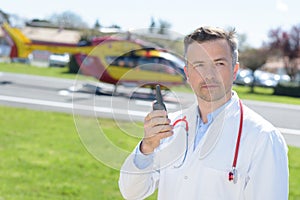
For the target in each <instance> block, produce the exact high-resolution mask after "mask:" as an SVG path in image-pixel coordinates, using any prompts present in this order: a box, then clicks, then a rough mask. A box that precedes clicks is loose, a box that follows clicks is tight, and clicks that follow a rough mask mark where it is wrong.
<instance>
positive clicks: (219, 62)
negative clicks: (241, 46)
mask: <svg viewBox="0 0 300 200" xmlns="http://www.w3.org/2000/svg"><path fill="white" fill-rule="evenodd" d="M186 58H187V61H188V66H187V68H186V70H185V73H186V76H187V78H188V82H189V84H190V86H191V87H192V89H193V90H194V92H195V94H196V95H197V97H198V98H200V99H201V100H204V101H207V102H214V101H218V100H222V98H224V101H227V100H228V99H229V98H230V96H231V89H232V83H233V79H234V77H235V73H236V72H237V69H238V64H236V66H235V68H234V69H233V67H232V57H231V50H230V46H229V45H228V43H227V41H226V40H225V39H219V40H214V41H207V42H203V43H198V42H193V43H192V44H190V45H189V46H188V49H187V52H186Z"/></svg>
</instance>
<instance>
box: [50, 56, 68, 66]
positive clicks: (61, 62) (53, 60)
mask: <svg viewBox="0 0 300 200" xmlns="http://www.w3.org/2000/svg"><path fill="white" fill-rule="evenodd" d="M69 62H70V55H69V54H67V53H65V54H55V53H54V54H51V55H50V56H49V66H59V67H64V66H66V65H67V64H68V63H69Z"/></svg>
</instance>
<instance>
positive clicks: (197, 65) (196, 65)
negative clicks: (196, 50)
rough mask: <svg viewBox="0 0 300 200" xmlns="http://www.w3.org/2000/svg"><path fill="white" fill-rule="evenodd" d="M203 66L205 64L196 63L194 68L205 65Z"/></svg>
mask: <svg viewBox="0 0 300 200" xmlns="http://www.w3.org/2000/svg"><path fill="white" fill-rule="evenodd" d="M203 66H204V65H203V64H194V65H193V67H194V68H198V67H203Z"/></svg>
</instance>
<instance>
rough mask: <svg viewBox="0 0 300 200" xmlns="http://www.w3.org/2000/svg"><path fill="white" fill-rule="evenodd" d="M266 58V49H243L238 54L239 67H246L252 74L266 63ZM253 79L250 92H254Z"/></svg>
mask: <svg viewBox="0 0 300 200" xmlns="http://www.w3.org/2000/svg"><path fill="white" fill-rule="evenodd" d="M267 57H268V49H266V48H258V49H256V48H251V47H249V48H245V49H244V51H242V52H241V53H240V56H239V58H240V61H239V62H240V64H241V66H244V67H247V68H249V69H250V70H251V71H252V75H253V76H254V72H255V71H256V70H257V69H258V68H260V67H261V66H262V65H263V64H265V63H266V61H267ZM254 85H255V78H254V79H253V82H252V84H251V92H252V93H253V92H254Z"/></svg>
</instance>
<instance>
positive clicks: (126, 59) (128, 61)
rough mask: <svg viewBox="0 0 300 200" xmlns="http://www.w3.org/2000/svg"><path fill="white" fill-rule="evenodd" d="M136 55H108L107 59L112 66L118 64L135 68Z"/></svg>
mask: <svg viewBox="0 0 300 200" xmlns="http://www.w3.org/2000/svg"><path fill="white" fill-rule="evenodd" d="M136 60H137V58H136V57H133V56H119V57H113V56H107V57H106V61H107V62H108V64H109V65H110V66H118V67H126V68H134V67H135V66H136Z"/></svg>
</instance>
